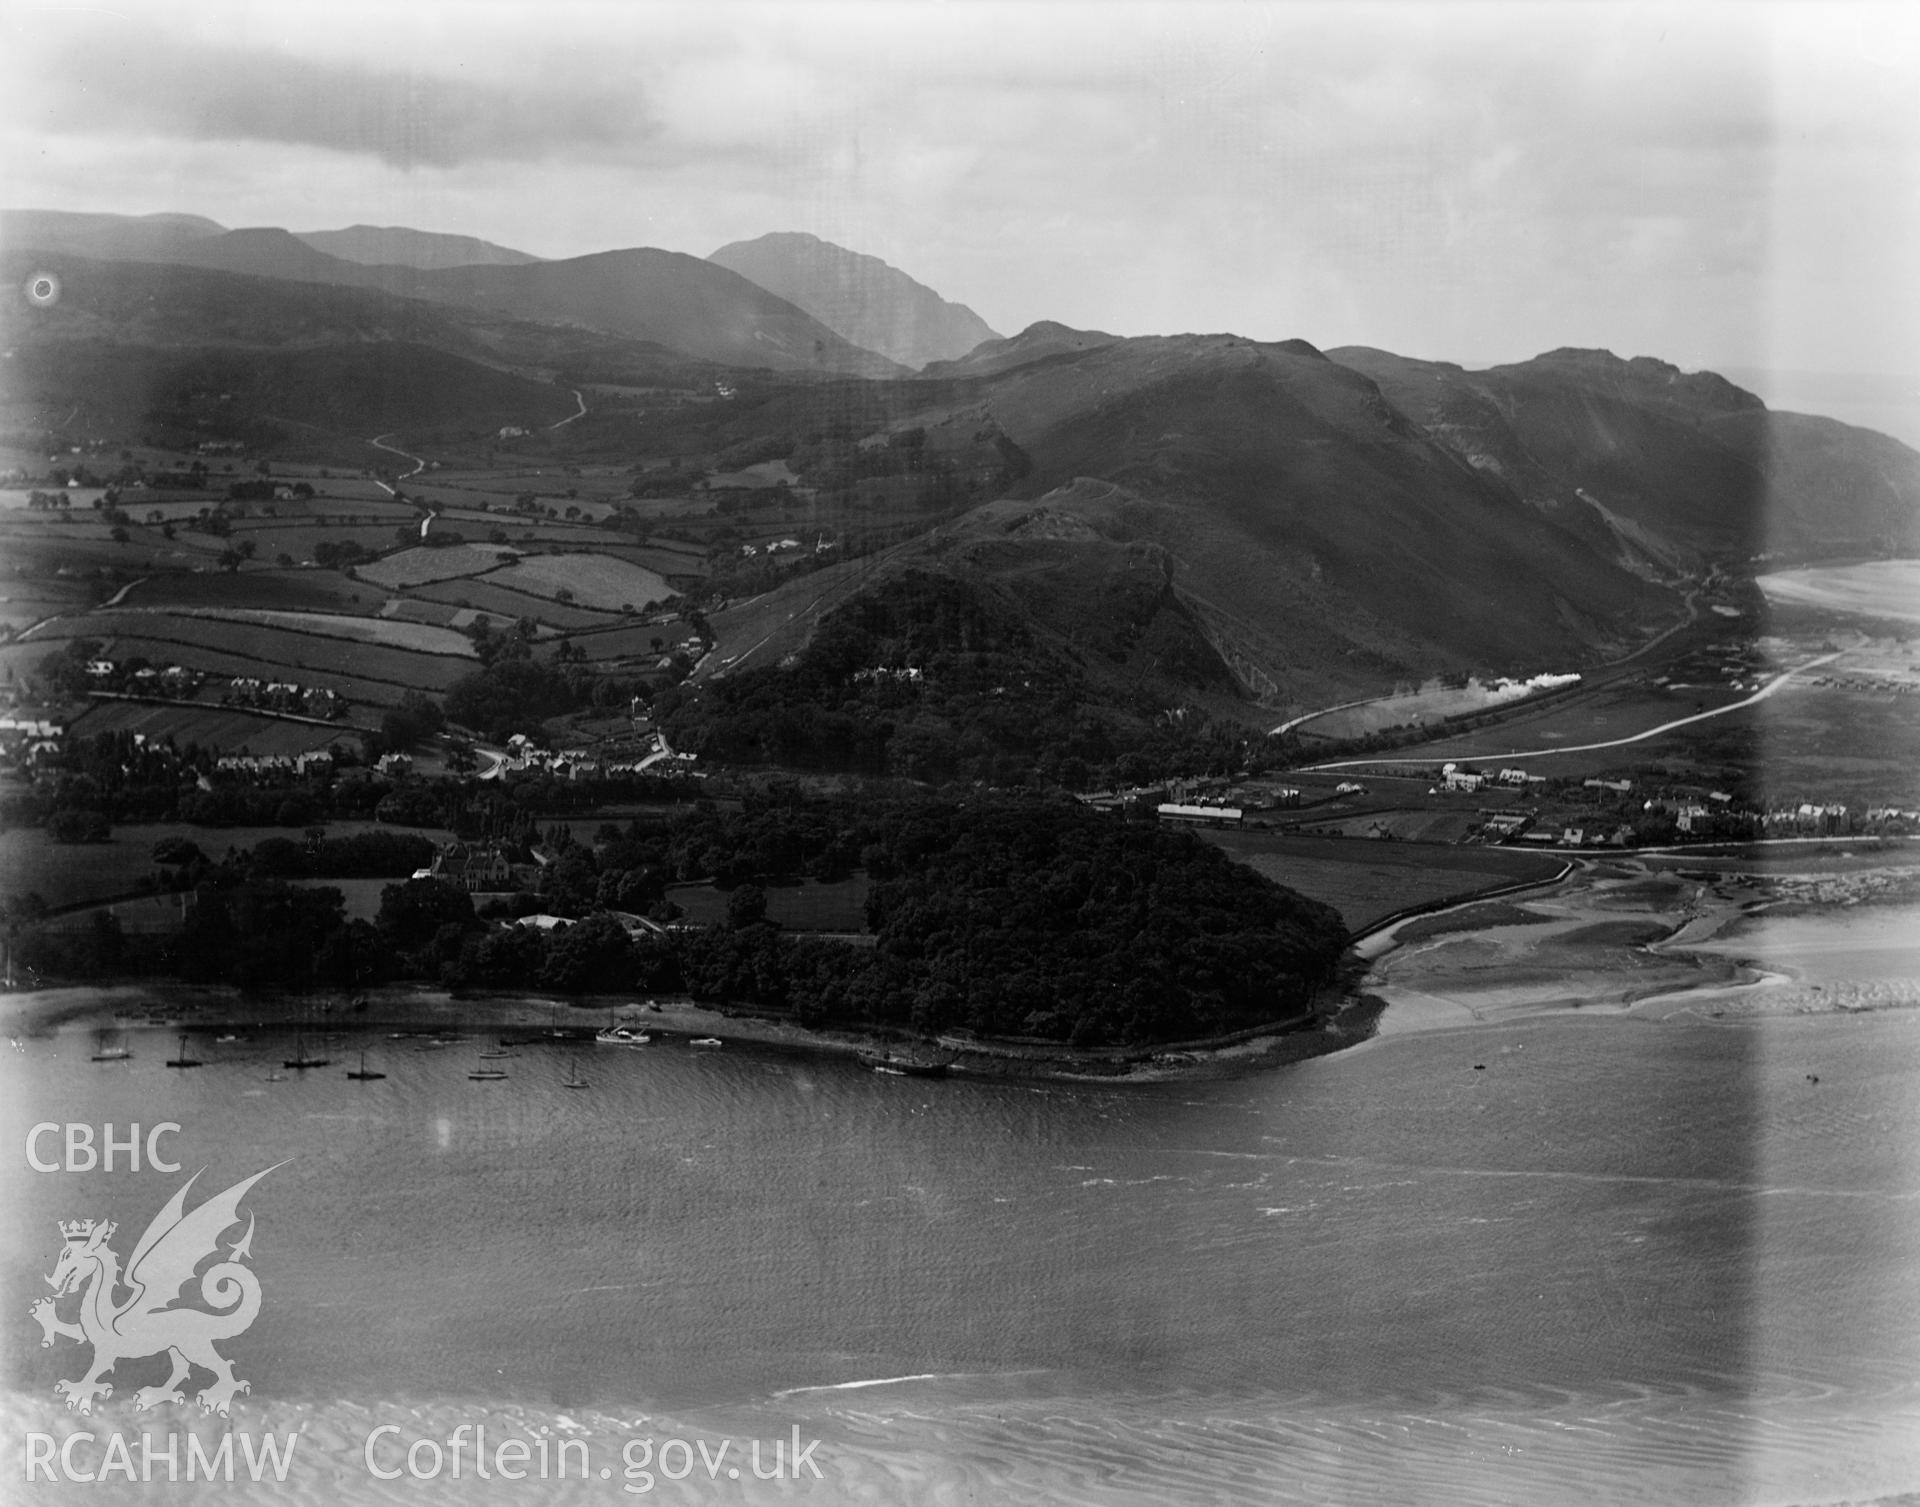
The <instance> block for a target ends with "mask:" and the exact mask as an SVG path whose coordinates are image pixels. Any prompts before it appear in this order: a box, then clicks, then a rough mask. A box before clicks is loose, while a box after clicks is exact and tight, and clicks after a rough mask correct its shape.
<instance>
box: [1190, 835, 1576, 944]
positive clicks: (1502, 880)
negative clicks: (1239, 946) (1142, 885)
mask: <svg viewBox="0 0 1920 1507" xmlns="http://www.w3.org/2000/svg"><path fill="white" fill-rule="evenodd" d="M1205 836H1206V838H1207V840H1208V841H1210V842H1213V843H1216V844H1218V845H1219V846H1220V847H1222V848H1224V849H1225V850H1226V851H1227V852H1228V853H1230V854H1231V855H1232V856H1233V857H1235V858H1237V859H1238V860H1239V861H1240V862H1242V863H1244V864H1246V865H1247V866H1248V867H1250V868H1252V869H1255V870H1257V871H1258V872H1260V873H1262V874H1265V875H1266V876H1267V877H1268V878H1269V879H1272V880H1275V881H1276V882H1278V883H1280V884H1284V885H1286V886H1287V887H1288V888H1289V889H1295V890H1298V891H1299V892H1300V893H1301V894H1303V895H1307V896H1310V897H1311V898H1313V899H1315V900H1320V901H1324V902H1325V903H1326V904H1328V905H1331V906H1332V907H1333V908H1334V909H1335V910H1337V911H1339V912H1340V919H1341V920H1343V921H1345V922H1346V923H1347V926H1348V928H1349V929H1350V930H1353V931H1359V930H1361V929H1362V928H1364V927H1367V926H1371V925H1372V924H1373V923H1374V922H1376V921H1379V920H1381V919H1382V918H1384V917H1386V916H1389V915H1392V914H1393V913H1394V912H1396V911H1401V910H1405V909H1406V908H1407V907H1408V906H1413V905H1429V904H1433V903H1435V902H1437V901H1442V900H1453V899H1465V898H1467V897H1469V896H1472V895H1476V894H1479V893H1481V892H1483V891H1486V890H1491V889H1499V888H1501V887H1502V886H1504V885H1510V884H1528V883H1539V882H1543V881H1545V880H1548V879H1551V878H1552V877H1553V876H1554V875H1555V874H1557V873H1559V872H1560V870H1561V868H1562V867H1563V866H1564V865H1563V862H1562V860H1560V859H1557V858H1552V857H1548V856H1546V855H1544V854H1539V853H1520V852H1515V851H1514V850H1512V849H1508V848H1456V847H1440V846H1435V845H1433V844H1427V843H1421V844H1415V843H1399V842H1364V841H1354V840H1350V839H1342V838H1314V837H1295V836H1282V835H1277V834H1275V835H1269V834H1266V833H1258V832H1219V831H1209V832H1207V833H1206V834H1205Z"/></svg>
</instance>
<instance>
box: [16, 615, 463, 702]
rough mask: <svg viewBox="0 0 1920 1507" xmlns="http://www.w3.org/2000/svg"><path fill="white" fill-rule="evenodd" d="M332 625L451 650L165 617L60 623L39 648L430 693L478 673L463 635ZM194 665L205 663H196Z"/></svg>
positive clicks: (400, 626) (44, 634)
mask: <svg viewBox="0 0 1920 1507" xmlns="http://www.w3.org/2000/svg"><path fill="white" fill-rule="evenodd" d="M288 616H293V615H292V614H288ZM331 621H332V622H335V623H365V624H369V625H373V626H375V627H376V628H377V629H378V630H379V631H384V632H389V633H395V632H406V631H412V632H416V633H420V632H432V633H436V634H441V635H444V639H443V640H437V641H439V642H443V643H444V644H445V645H446V647H443V648H440V649H436V650H433V651H430V652H422V651H420V650H418V649H413V648H400V647H397V646H394V645H391V644H380V643H371V642H364V641H354V640H351V639H347V638H343V637H337V636H334V635H331V634H327V633H323V632H318V631H313V630H310V629H307V628H305V627H302V628H290V627H285V626H279V625H274V624H268V623H258V622H238V621H234V620H232V619H230V618H216V617H203V616H199V615H197V614H190V613H169V612H161V611H141V612H121V611H105V612H95V613H86V614H82V615H80V616H77V617H71V618H60V619H57V620H56V621H54V622H53V623H50V624H48V625H47V626H46V627H45V628H43V629H42V630H41V631H40V632H39V633H38V634H36V635H35V638H34V640H33V641H34V642H43V643H44V642H51V641H53V640H55V639H71V638H98V639H102V640H106V641H109V643H110V644H119V643H123V642H139V643H143V644H154V645H171V646H174V647H176V648H178V649H183V650H203V651H210V652H213V653H216V654H220V655H225V656H234V655H240V656H245V657H246V658H248V659H251V660H252V661H253V662H254V663H255V664H257V665H258V664H266V665H279V666H283V667H286V668H288V669H292V670H300V671H306V672H309V674H310V675H311V674H317V675H323V676H324V675H330V674H331V675H354V676H358V677H360V678H362V679H366V680H383V681H389V682H392V683H393V684H396V685H402V686H408V685H418V686H431V687H432V688H434V689H436V690H444V689H446V687H447V686H449V685H451V684H452V683H453V682H454V681H455V680H457V679H458V678H459V677H460V676H461V675H463V674H465V673H466V672H467V671H468V670H470V669H472V668H473V665H472V654H473V648H472V645H471V644H470V643H468V642H466V641H465V640H464V639H462V638H461V637H460V635H458V634H455V633H451V632H449V631H448V630H445V629H429V628H426V627H425V626H424V625H422V624H409V623H394V622H383V621H380V620H375V619H370V618H334V619H331ZM107 652H108V653H109V654H111V653H113V652H114V651H113V649H112V648H111V647H110V648H109V649H108V651H107ZM142 652H145V651H142ZM164 652H165V651H164V650H162V653H164ZM149 657H154V658H157V657H159V656H156V655H150V656H149ZM194 662H195V663H196V664H197V663H199V661H198V660H197V659H196V660H195V661H194ZM295 678H296V679H298V678H299V677H298V676H296V677H295Z"/></svg>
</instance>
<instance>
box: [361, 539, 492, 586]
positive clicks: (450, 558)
mask: <svg viewBox="0 0 1920 1507" xmlns="http://www.w3.org/2000/svg"><path fill="white" fill-rule="evenodd" d="M505 550H506V546H505V545H502V544H486V545H481V544H451V545H447V546H444V547H443V548H439V549H434V548H430V547H426V546H422V547H420V548H417V549H403V550H401V551H400V552H399V553H398V554H394V555H388V556H387V557H386V558H385V559H384V560H381V561H379V562H378V563H377V564H374V565H363V566H361V567H360V572H359V574H360V576H361V578H362V579H363V580H368V581H372V582H373V583H374V584H375V585H376V586H385V587H386V588H387V589H388V590H390V591H399V590H401V589H403V588H404V587H408V586H422V585H425V584H426V583H428V582H430V581H451V580H453V579H455V578H456V577H459V576H477V575H480V574H481V573H482V572H484V571H489V570H493V569H495V568H497V567H498V566H499V564H500V556H501V554H502V553H503V552H505Z"/></svg>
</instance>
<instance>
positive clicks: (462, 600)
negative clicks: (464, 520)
mask: <svg viewBox="0 0 1920 1507" xmlns="http://www.w3.org/2000/svg"><path fill="white" fill-rule="evenodd" d="M408 595H409V596H410V597H414V598H417V599H419V600H420V601H425V602H437V603H440V604H442V605H445V606H450V607H453V608H456V609H461V608H471V609H474V610H476V611H482V612H486V613H489V614H491V615H492V616H493V617H494V618H495V619H496V620H499V619H504V620H505V621H507V622H510V623H511V622H518V621H519V620H520V619H521V618H523V617H524V618H532V619H533V620H534V621H535V622H537V623H540V624H543V625H544V627H545V630H546V631H548V632H551V631H552V630H554V629H575V628H598V627H602V626H605V625H606V624H608V623H611V622H613V621H615V618H614V616H613V615H612V614H610V613H605V612H596V611H594V610H592V609H591V608H587V607H582V606H580V605H579V604H578V603H566V602H554V601H549V600H548V599H547V598H545V597H536V596H529V595H528V594H527V593H526V592H524V591H508V590H507V589H506V588H505V587H502V586H495V585H494V584H492V578H491V577H486V578H481V577H478V576H462V577H459V578H458V579H456V580H452V581H435V582H433V583H431V584H429V585H426V586H415V587H411V588H409V591H408Z"/></svg>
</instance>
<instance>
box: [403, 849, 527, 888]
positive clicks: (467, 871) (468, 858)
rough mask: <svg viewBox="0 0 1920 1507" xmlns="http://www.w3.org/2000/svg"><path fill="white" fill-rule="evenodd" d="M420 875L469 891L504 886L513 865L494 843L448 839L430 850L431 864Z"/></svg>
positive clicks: (510, 878) (509, 880) (503, 851)
mask: <svg viewBox="0 0 1920 1507" xmlns="http://www.w3.org/2000/svg"><path fill="white" fill-rule="evenodd" d="M415 877H422V876H419V875H416V876H415ZM424 877H426V878H428V879H437V880H439V881H440V882H441V883H442V884H451V885H454V886H455V887H457V888H459V889H463V890H467V891H469V892H472V891H476V890H488V891H491V890H504V889H507V888H509V887H510V885H511V884H512V877H513V866H512V865H511V864H510V863H509V862H508V861H507V854H506V850H505V849H504V848H502V847H501V846H500V845H499V844H498V843H488V844H480V843H464V842H452V843H448V844H447V845H446V846H445V847H444V848H442V849H440V851H439V852H437V853H436V854H434V856H433V867H432V868H430V869H428V870H426V871H425V875H424Z"/></svg>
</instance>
